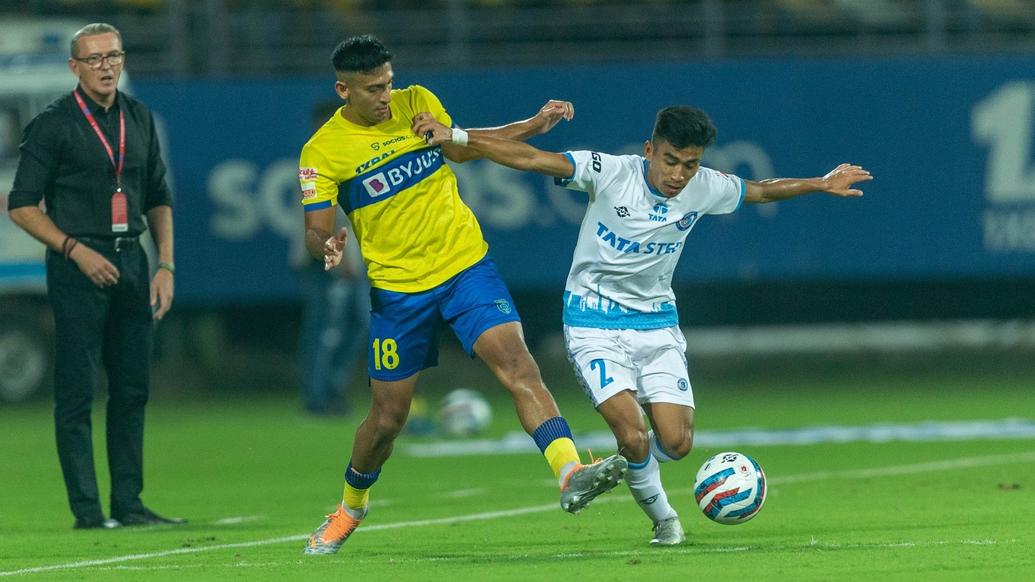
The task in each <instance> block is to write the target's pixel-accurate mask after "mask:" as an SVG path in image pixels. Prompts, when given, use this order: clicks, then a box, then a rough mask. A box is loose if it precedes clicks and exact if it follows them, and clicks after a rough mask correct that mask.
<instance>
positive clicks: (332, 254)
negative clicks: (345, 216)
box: [323, 227, 349, 271]
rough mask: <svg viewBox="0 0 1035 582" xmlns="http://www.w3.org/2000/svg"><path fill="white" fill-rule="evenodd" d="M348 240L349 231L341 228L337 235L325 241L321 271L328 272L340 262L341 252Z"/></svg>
mask: <svg viewBox="0 0 1035 582" xmlns="http://www.w3.org/2000/svg"><path fill="white" fill-rule="evenodd" d="M348 240H349V231H348V229H347V228H344V227H343V228H342V229H341V230H339V231H338V234H336V235H334V236H332V237H331V238H329V239H327V241H326V242H324V243H323V270H324V271H330V270H331V269H333V268H334V267H337V266H338V263H340V262H341V255H342V252H343V251H344V250H345V245H346V244H347V243H348Z"/></svg>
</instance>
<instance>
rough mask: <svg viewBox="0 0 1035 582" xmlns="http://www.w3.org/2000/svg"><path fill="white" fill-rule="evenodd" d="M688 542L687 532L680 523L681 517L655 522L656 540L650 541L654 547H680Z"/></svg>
mask: <svg viewBox="0 0 1035 582" xmlns="http://www.w3.org/2000/svg"><path fill="white" fill-rule="evenodd" d="M685 541H686V532H684V531H683V524H681V523H679V517H678V516H677V517H670V518H668V519H663V520H661V521H656V522H654V539H652V540H651V541H650V545H652V546H678V545H679V544H681V543H683V542H685Z"/></svg>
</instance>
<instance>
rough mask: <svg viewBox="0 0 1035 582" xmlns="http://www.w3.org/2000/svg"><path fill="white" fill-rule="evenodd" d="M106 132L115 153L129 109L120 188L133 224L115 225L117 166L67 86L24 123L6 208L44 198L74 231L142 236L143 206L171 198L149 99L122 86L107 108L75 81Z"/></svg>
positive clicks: (53, 214)
mask: <svg viewBox="0 0 1035 582" xmlns="http://www.w3.org/2000/svg"><path fill="white" fill-rule="evenodd" d="M77 91H79V95H80V96H82V97H83V100H84V101H85V102H86V104H87V106H88V107H89V108H90V111H91V112H93V115H94V118H95V119H96V120H97V124H98V125H99V126H100V128H101V131H102V132H104V135H105V137H106V138H107V139H108V144H109V145H110V146H111V148H112V151H113V153H114V154H115V156H116V158H117V157H118V150H119V111H124V112H125V114H126V161H125V163H124V164H123V169H122V191H123V192H125V193H126V202H127V209H128V214H129V231H128V232H125V233H114V232H112V229H111V196H112V194H113V193H114V192H115V167H114V166H112V163H111V159H110V158H109V157H108V153H107V151H106V150H105V149H104V146H103V145H101V140H100V139H98V138H97V134H96V133H94V131H93V129H92V128H91V127H90V123H89V122H88V121H87V120H86V116H84V115H83V112H82V111H81V110H80V109H79V105H78V104H77V103H76V100H75V97H74V96H73V95H72V93H71V92H69V93H68V94H67V95H65V96H64V97H61V98H59V99H57V100H56V101H54V102H53V103H51V104H50V105H48V106H47V108H46V109H45V110H43V112H42V113H40V114H39V115H37V116H36V117H35V118H34V119H33V120H32V121H31V122H29V125H28V126H27V127H26V128H25V133H24V135H23V138H22V143H21V146H20V148H19V149H20V150H21V158H20V159H19V161H18V173H17V174H16V175H15V178H14V186H13V187H12V188H11V194H10V195H9V197H8V208H9V209H11V210H13V209H15V208H19V207H22V206H35V205H38V204H39V202H40V200H41V199H42V200H44V201H45V202H46V208H47V215H48V216H49V217H50V219H51V220H53V221H54V224H56V225H57V227H58V228H60V229H61V230H62V231H64V232H65V233H66V234H69V235H72V236H108V237H110V236H115V235H118V236H137V235H139V234H141V233H142V232H144V231H145V230H147V224H146V223H145V221H144V216H143V215H144V213H145V212H147V211H148V210H150V209H152V208H154V207H155V206H160V205H169V206H171V205H172V193H171V192H170V191H169V187H168V185H167V184H166V181H165V164H164V163H162V157H161V152H160V150H159V146H158V134H157V132H156V131H155V122H154V117H153V116H152V115H151V111H150V110H149V109H148V108H147V107H146V106H144V104H143V103H141V102H140V101H137V100H136V99H134V98H133V97H130V96H129V95H126V94H125V93H123V92H122V91H119V92H118V94H117V96H116V99H115V103H114V105H112V106H111V108H109V109H108V110H107V111H105V110H104V108H103V107H101V106H100V105H98V104H97V103H95V102H94V101H93V100H92V99H90V98H89V97H88V96H87V95H86V93H84V92H83V91H82V90H81V89H77Z"/></svg>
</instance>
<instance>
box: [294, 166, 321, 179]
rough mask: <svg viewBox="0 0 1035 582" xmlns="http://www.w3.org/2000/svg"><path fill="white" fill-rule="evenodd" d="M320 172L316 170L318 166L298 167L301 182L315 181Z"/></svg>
mask: <svg viewBox="0 0 1035 582" xmlns="http://www.w3.org/2000/svg"><path fill="white" fill-rule="evenodd" d="M319 174H320V173H319V172H318V171H316V168H299V169H298V181H299V182H313V181H315V180H316V177H317V176H318V175H319Z"/></svg>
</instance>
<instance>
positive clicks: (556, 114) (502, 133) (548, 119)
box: [467, 99, 575, 141]
mask: <svg viewBox="0 0 1035 582" xmlns="http://www.w3.org/2000/svg"><path fill="white" fill-rule="evenodd" d="M574 117H575V106H574V105H572V104H571V102H570V101H560V100H558V99H550V100H549V101H547V102H546V105H543V106H542V108H540V109H539V112H538V113H536V114H535V115H533V116H532V117H529V118H528V119H524V120H522V121H515V122H513V123H508V124H507V125H501V126H500V127H481V128H473V129H468V130H467V132H468V133H470V134H476V135H485V136H488V137H495V138H500V139H513V140H517V141H525V140H526V139H528V138H530V137H533V136H536V135H541V134H544V133H546V132H548V131H550V130H551V129H553V127H554V126H555V125H557V124H558V123H560V121H561V120H562V119H563V120H564V121H571V120H572V119H573V118H574Z"/></svg>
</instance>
